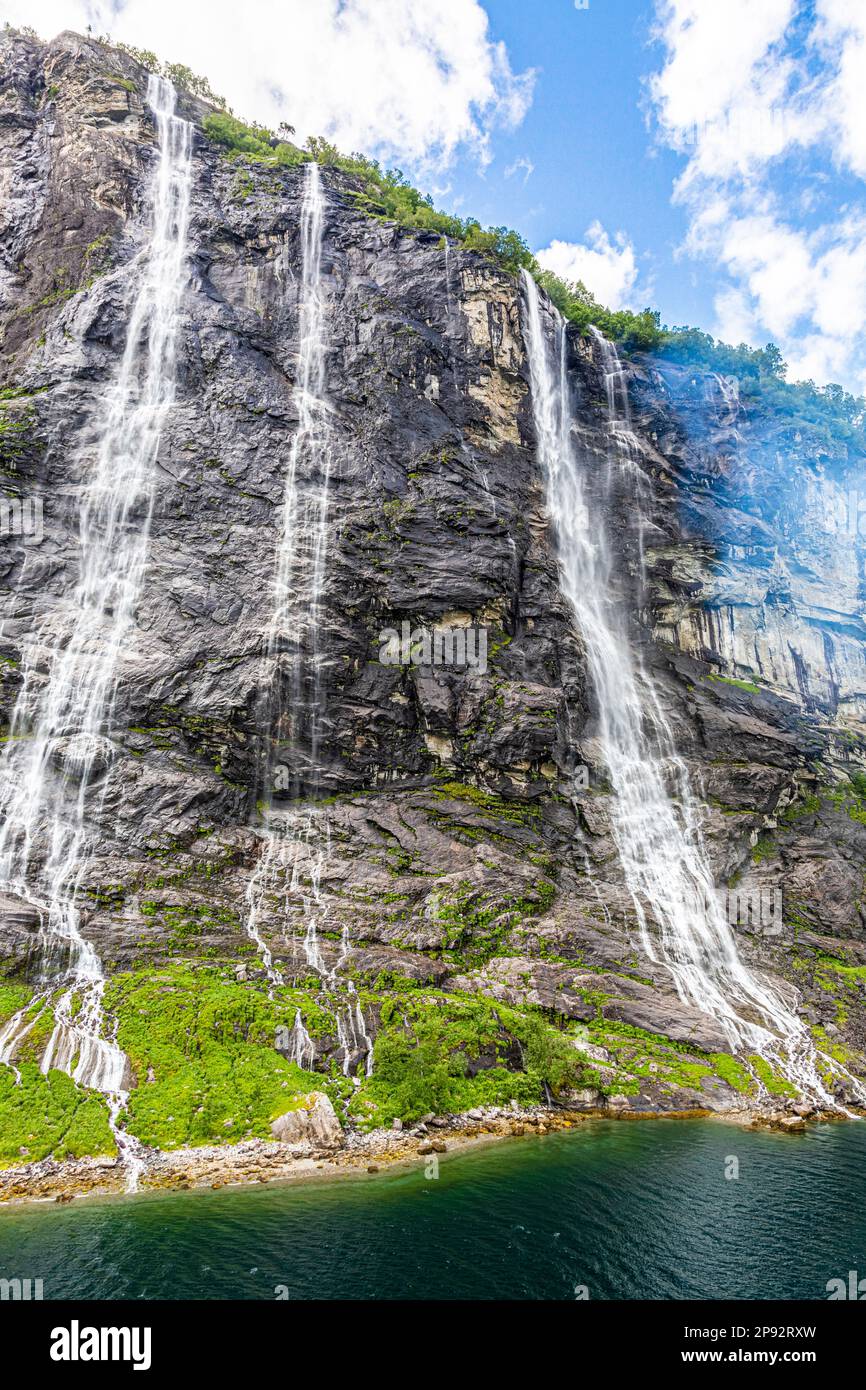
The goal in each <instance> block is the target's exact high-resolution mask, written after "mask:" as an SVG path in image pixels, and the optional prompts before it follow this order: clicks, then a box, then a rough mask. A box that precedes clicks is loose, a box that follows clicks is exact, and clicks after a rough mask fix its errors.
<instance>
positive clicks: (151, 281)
mask: <svg viewBox="0 0 866 1390" xmlns="http://www.w3.org/2000/svg"><path fill="white" fill-rule="evenodd" d="M147 100H148V104H149V106H150V107H151V109H152V111H153V113H154V115H155V117H156V124H157V132H158V140H159V154H158V158H157V160H156V162H155V166H154V172H153V177H152V182H151V187H150V202H151V208H152V212H151V219H152V220H151V227H150V230H149V235H148V239H147V242H146V244H145V246H144V248H143V251H142V253H141V258H140V264H139V265H138V266H136V267H135V274H136V285H135V290H134V294H133V299H132V304H131V308H130V312H129V319H128V324H127V332H126V345H125V348H124V352H123V356H122V359H121V362H120V366H119V370H118V373H117V376H116V378H115V380H114V381H113V382H112V383H111V384H110V386H109V388H108V390H107V392H106V395H105V400H104V404H103V406H102V409H101V412H100V414H99V416H98V418H97V419H96V421H95V422H94V428H93V434H92V443H91V445H90V447H91V448H92V452H93V462H92V465H90V467H89V476H88V477H87V481H86V484H85V488H84V491H83V495H82V502H81V508H80V516H79V534H80V572H79V579H78V586H77V589H76V592H75V600H74V604H73V606H72V608H71V611H70V612H69V613H68V614H61V615H60V616H59V617H57V616H56V615H55V616H53V618H51V619H49V620H48V621H47V622H46V623H45V625H44V628H43V629H42V630H41V631H40V632H39V633H37V635H36V638H35V639H34V641H33V642H32V643H31V645H30V646H29V647H27V646H25V649H24V655H23V661H22V666H23V684H22V688H21V693H20V695H19V698H18V700H17V703H16V707H15V711H14V714H13V718H12V737H11V738H10V740H9V742H8V743H7V745H6V753H5V756H4V759H3V763H2V768H0V772H2V779H0V809H2V814H3V825H2V830H0V884H2V887H3V888H4V889H5V890H7V891H9V892H11V893H13V894H15V895H17V896H19V897H21V898H24V899H25V900H26V901H27V902H29V903H31V904H33V906H34V907H35V908H36V909H37V911H38V913H39V917H40V924H41V926H40V934H39V954H40V961H39V967H40V983H41V985H42V988H43V991H44V995H45V999H46V1000H47V999H48V998H49V997H50V995H51V993H52V991H53V990H55V989H57V988H58V986H61V985H63V986H65V993H64V994H63V995H62V996H61V998H60V1000H59V1001H58V1002H57V1003H56V1004H55V1006H54V1019H55V1026H54V1029H53V1032H52V1034H51V1037H50V1040H49V1042H48V1044H47V1047H46V1050H45V1054H44V1056H43V1058H42V1069H43V1071H47V1070H48V1069H49V1067H59V1068H61V1069H63V1070H66V1071H71V1072H72V1073H73V1075H74V1077H75V1080H76V1081H78V1082H79V1083H80V1084H81V1085H83V1086H89V1087H93V1088H94V1089H96V1090H100V1091H104V1092H106V1093H107V1094H109V1096H111V1097H112V1098H113V1115H116V1114H117V1112H118V1111H119V1109H120V1106H121V1104H122V1099H123V1097H122V1086H123V1076H124V1070H125V1058H124V1055H123V1053H122V1052H121V1051H120V1049H119V1048H118V1047H117V1046H116V1045H115V1043H114V1042H113V1041H112V1040H111V1039H110V1038H107V1037H105V1036H104V1030H103V1017H102V993H103V989H104V985H105V978H104V975H103V970H102V965H101V963H100V961H99V958H98V956H97V954H96V952H95V951H94V949H93V947H92V945H91V944H90V943H89V942H88V941H87V940H85V938H84V937H83V936H82V935H81V932H80V929H79V912H78V905H77V896H78V892H79V888H80V885H81V882H82V876H83V874H84V872H85V869H86V867H87V864H88V862H89V856H90V850H91V845H90V838H89V837H90V832H89V827H88V810H89V808H90V805H91V799H92V798H98V797H99V795H100V791H99V787H98V785H95V781H96V778H97V776H98V774H99V773H100V772H101V771H103V770H104V768H105V767H106V766H107V764H108V763H109V762H110V761H111V759H112V758H113V756H114V752H115V750H114V748H113V745H112V743H111V735H112V732H113V725H114V712H115V703H116V697H117V690H118V682H119V680H120V678H121V674H122V665H123V662H124V660H125V659H127V658H128V657H129V654H130V652H132V651H134V649H135V638H134V631H135V620H136V606H137V603H138V599H139V595H140V591H141V585H142V581H143V577H144V571H145V566H146V563H147V552H148V537H149V530H150V517H151V512H152V508H153V500H154V489H155V472H156V467H155V466H156V457H157V451H158V448H159V440H160V435H161V431H162V427H163V422H164V420H165V416H166V412H167V411H168V410H169V408H170V406H171V404H172V401H173V399H174V394H175V375H176V374H175V362H176V345H177V335H178V324H179V307H180V299H181V295H182V293H183V289H184V285H185V283H186V278H187V267H186V246H187V230H188V224H189V201H190V184H191V154H192V126H191V125H190V124H189V122H187V121H184V120H182V119H181V118H180V117H179V116H177V115H176V113H175V104H176V92H175V89H174V87H173V85H172V84H171V82H169V81H168V80H167V79H165V78H161V77H154V76H152V77H151V78H150V81H149V84H148V92H147ZM85 447H87V446H85ZM46 670H47V674H45V672H46ZM33 1020H34V1014H33V1013H32V1012H31V1014H30V1015H29V1018H28V1017H27V1016H26V1011H25V1012H24V1013H22V1014H19V1015H16V1017H15V1018H13V1019H12V1020H11V1021H10V1023H9V1024H7V1026H6V1028H5V1029H4V1030H3V1035H2V1038H0V1060H2V1061H5V1062H11V1061H12V1060H13V1058H14V1053H15V1048H16V1045H17V1044H18V1043H19V1042H20V1041H21V1039H22V1037H23V1036H25V1035H26V1033H27V1032H28V1031H29V1028H30V1027H31V1026H32V1022H33ZM118 1142H119V1144H120V1145H121V1151H122V1152H123V1151H124V1150H125V1147H126V1141H125V1140H124V1137H123V1135H122V1134H119V1135H118Z"/></svg>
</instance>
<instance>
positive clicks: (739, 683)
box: [707, 672, 761, 695]
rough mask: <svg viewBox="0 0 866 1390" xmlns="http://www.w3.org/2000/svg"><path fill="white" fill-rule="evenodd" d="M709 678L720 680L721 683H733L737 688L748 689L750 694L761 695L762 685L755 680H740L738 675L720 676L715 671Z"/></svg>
mask: <svg viewBox="0 0 866 1390" xmlns="http://www.w3.org/2000/svg"><path fill="white" fill-rule="evenodd" d="M707 680H711V681H718V682H719V684H720V685H732V686H734V687H735V688H736V689H737V690H747V691H748V692H749V694H750V695H760V693H761V687H760V686H759V685H756V684H755V682H754V681H744V680H739V679H738V678H737V677H736V676H718V675H716V673H715V672H713V674H712V675H710V676H708V677H707Z"/></svg>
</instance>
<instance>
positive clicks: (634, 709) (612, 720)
mask: <svg viewBox="0 0 866 1390" xmlns="http://www.w3.org/2000/svg"><path fill="white" fill-rule="evenodd" d="M523 287H524V295H525V306H526V313H525V330H526V344H527V352H528V359H529V371H530V382H531V387H532V405H533V416H534V421H535V430H536V436H537V440H538V452H539V456H540V460H541V463H542V465H543V467H544V471H545V474H546V479H547V497H548V508H549V512H550V517H551V522H552V525H553V530H554V533H555V536H556V541H557V549H558V558H559V569H560V581H561V587H562V590H563V593H564V595H565V597H566V598H567V600H568V602H569V604H570V606H571V608H572V611H573V613H574V618H575V623H576V626H577V629H578V632H579V633H580V636H581V638H582V641H583V646H584V649H585V653H586V662H587V668H588V671H589V676H590V680H591V683H592V687H593V690H594V693H595V700H596V706H597V721H598V736H599V743H600V746H601V750H602V756H603V759H604V762H605V764H606V767H607V770H608V773H609V776H610V782H611V786H612V789H613V792H614V796H613V798H612V808H611V816H612V830H613V835H614V839H615V842H616V846H617V849H618V852H619V857H620V860H621V863H622V868H623V872H624V875H625V880H626V884H627V886H628V888H629V891H630V893H631V897H632V900H633V902H634V908H635V913H636V915H637V919H638V923H639V927H640V933H641V939H642V944H643V947H644V949H645V951H646V953H647V955H648V956H649V957H650V959H655V960H658V959H659V958H660V959H661V961H662V962H663V963H664V964H665V966H666V967H667V968H668V970H669V971H670V973H671V975H672V977H673V980H674V983H675V986H676V989H677V993H678V994H679V996H680V998H681V999H682V1000H683V1002H684V1003H687V1004H690V1005H692V1006H694V1007H695V1008H697V1009H700V1010H701V1011H702V1012H704V1013H706V1014H709V1015H711V1016H712V1017H713V1018H715V1019H716V1020H718V1022H719V1023H720V1024H721V1025H722V1027H723V1028H724V1031H725V1034H726V1036H727V1038H728V1040H729V1043H730V1045H731V1048H732V1049H733V1050H734V1051H737V1052H740V1053H744V1054H750V1053H757V1054H759V1055H760V1056H762V1057H765V1058H766V1059H767V1060H769V1061H771V1062H772V1063H773V1064H774V1065H775V1066H777V1067H778V1068H779V1069H780V1070H781V1071H782V1072H783V1073H784V1075H785V1076H786V1077H787V1078H788V1079H789V1080H790V1081H791V1082H792V1083H793V1084H794V1085H795V1086H796V1088H797V1090H798V1091H799V1092H801V1093H802V1094H804V1095H806V1096H808V1097H809V1098H810V1099H811V1100H813V1101H814V1102H815V1103H816V1104H819V1105H821V1106H822V1107H826V1108H834V1106H835V1102H834V1101H833V1099H832V1097H831V1096H830V1095H829V1094H828V1092H827V1089H826V1087H825V1085H824V1083H823V1081H822V1079H821V1076H820V1074H819V1071H818V1067H817V1059H816V1053H815V1048H814V1045H813V1043H812V1039H811V1036H810V1034H809V1032H808V1030H807V1029H806V1027H805V1025H804V1024H803V1023H802V1021H801V1020H800V1019H799V1018H798V1017H797V1015H796V1014H795V1013H794V1012H793V1011H792V1010H791V1009H790V1008H789V1007H788V1006H787V1004H786V1003H785V1002H784V1001H783V1000H782V999H781V998H780V997H779V996H778V995H777V994H776V992H775V991H774V990H773V989H772V988H771V987H770V985H769V983H768V982H766V981H763V980H761V979H759V978H758V977H757V976H755V975H754V974H752V972H751V971H750V970H749V969H748V968H747V967H746V966H745V965H744V963H743V961H742V960H741V959H740V956H739V953H738V951H737V948H736V945H735V942H734V938H733V933H732V931H731V928H730V926H729V924H728V922H727V920H726V918H725V914H724V911H723V909H722V905H721V901H720V898H719V894H718V892H717V890H716V888H715V885H714V883H713V878H712V874H711V871H710V868H709V864H708V862H707V858H706V855H705V852H704V849H703V845H702V842H701V835H700V829H699V820H698V807H697V804H696V802H695V800H694V797H693V796H692V793H691V790H690V786H689V779H688V775H687V770H686V768H685V765H684V763H683V761H682V759H681V758H680V757H679V756H678V754H677V752H676V748H675V744H674V738H673V733H672V730H671V728H670V725H669V723H668V720H667V718H666V716H665V714H664V711H663V709H662V707H661V704H660V702H659V699H658V697H657V695H656V692H655V689H654V686H653V683H652V681H651V679H650V677H649V675H648V673H647V672H646V671H645V670H644V669H643V667H642V665H641V663H640V661H639V659H638V657H637V655H636V654H635V652H634V651H633V650H632V646H631V643H630V641H629V636H628V631H627V627H626V622H625V617H624V612H623V605H622V603H621V602H619V601H618V599H617V586H618V583H619V580H620V576H619V575H618V574H617V573H616V571H615V568H614V564H613V557H612V554H611V548H610V543H609V539H608V536H607V532H606V525H605V519H604V515H603V510H602V508H601V507H599V506H598V504H597V503H596V502H595V500H594V498H593V496H592V489H591V488H590V487H589V486H588V485H587V483H586V481H585V478H584V467H583V466H582V465H583V464H584V461H583V460H580V459H579V458H578V457H577V455H576V450H575V447H574V442H573V438H572V417H571V407H570V399H569V390H568V381H567V374H566V337H565V325H564V323H563V320H562V318H561V316H560V315H559V314H558V312H557V311H556V309H555V308H554V307H553V306H552V305H549V304H545V305H544V306H543V305H542V301H541V296H540V294H539V291H538V288H537V286H536V284H535V281H534V280H533V279H532V277H531V276H530V275H528V274H527V273H526V272H523ZM545 320H547V326H545ZM594 336H595V341H596V344H597V347H598V351H599V353H600V356H601V359H602V366H603V370H604V374H605V384H606V388H607V401H608V445H609V447H608V451H607V466H608V469H610V470H611V471H614V470H617V469H619V470H623V471H624V472H625V473H626V475H627V477H626V482H627V484H628V475H631V484H630V486H631V492H632V509H633V510H637V512H638V526H637V530H638V535H639V541H640V550H641V554H640V560H641V569H642V561H643V555H642V546H643V533H644V531H645V529H646V523H645V519H644V517H643V512H642V509H641V506H640V503H641V496H642V492H643V491H644V489H645V480H644V477H643V474H642V471H641V470H640V469H639V467H638V464H637V457H638V451H639V447H640V446H639V441H638V440H637V438H636V436H635V435H634V433H633V431H632V429H631V424H630V420H629V414H628V396H627V387H626V381H625V376H624V373H623V371H622V367H621V364H620V362H619V359H618V357H617V354H616V351H615V349H614V347H613V345H612V344H611V343H609V342H607V340H606V339H604V338H603V337H602V336H601V335H600V334H596V335H594ZM638 475H639V476H638ZM601 486H602V490H603V491H604V493H605V495H606V496H609V495H610V487H611V478H610V477H608V478H607V479H606V480H603V481H602V484H601ZM651 923H652V924H653V925H654V927H655V930H656V932H657V936H653V934H652V933H651V931H650V924H651ZM656 942H658V946H657V945H656ZM822 1061H827V1062H829V1059H823V1058H822Z"/></svg>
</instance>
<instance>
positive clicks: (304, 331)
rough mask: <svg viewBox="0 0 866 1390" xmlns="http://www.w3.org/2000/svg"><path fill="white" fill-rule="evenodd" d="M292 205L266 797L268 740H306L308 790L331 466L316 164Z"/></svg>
mask: <svg viewBox="0 0 866 1390" xmlns="http://www.w3.org/2000/svg"><path fill="white" fill-rule="evenodd" d="M305 180H306V181H305V186H304V197H303V202H302V204H301V284H300V299H299V344H298V371H297V380H296V385H295V393H294V395H295V405H296V407H297V411H298V427H297V430H296V431H295V434H294V437H293V439H292V446H291V450H290V452H289V461H288V468H287V471H286V483H285V492H284V495H283V507H282V517H281V524H280V541H279V545H278V547H277V558H276V566H275V573H274V592H273V606H272V609H271V618H270V623H269V626H268V631H267V658H268V666H269V676H270V678H269V680H268V681H267V684H266V692H265V700H264V703H265V709H264V711H263V714H262V716H260V720H259V723H260V729H261V732H262V734H263V736H264V740H265V752H264V755H263V757H262V758H261V759H260V765H261V774H260V775H261V776H262V777H263V779H264V780H266V781H267V783H268V785H267V786H266V788H265V792H266V795H269V793H270V790H271V788H270V779H271V775H272V771H273V769H272V765H271V764H272V752H273V747H274V743H275V741H278V740H279V739H280V738H286V737H287V738H289V739H290V740H291V742H292V744H293V753H294V755H295V756H300V755H301V749H302V746H303V745H304V744H305V745H306V748H307V750H308V752H307V753H306V755H305V756H306V757H307V758H308V768H307V770H306V772H305V773H304V772H302V771H301V770H300V768H298V767H295V768H292V769H290V782H291V788H292V790H294V791H295V792H296V793H297V792H298V791H299V790H300V789H301V787H302V786H306V787H307V788H309V789H310V790H311V791H313V792H315V790H316V786H317V782H318V752H319V738H320V734H321V717H320V711H321V659H322V658H321V647H320V632H319V629H320V622H321V607H322V591H323V588H324V579H325V560H326V556H327V544H328V502H329V488H330V479H331V468H332V460H333V439H332V430H331V421H330V407H329V405H328V402H327V400H326V397H325V309H324V303H323V299H322V225H323V221H324V214H325V197H324V193H323V190H322V180H321V174H320V171H319V166H318V164H315V163H310V164H308V165H307V167H306V171H305Z"/></svg>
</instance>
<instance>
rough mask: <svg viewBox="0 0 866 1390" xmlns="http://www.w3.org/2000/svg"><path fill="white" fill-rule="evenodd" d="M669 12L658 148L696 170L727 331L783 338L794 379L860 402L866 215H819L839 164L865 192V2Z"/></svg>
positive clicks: (690, 172) (790, 1)
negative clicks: (845, 392) (832, 385)
mask: <svg viewBox="0 0 866 1390" xmlns="http://www.w3.org/2000/svg"><path fill="white" fill-rule="evenodd" d="M656 8H657V18H658V24H657V38H658V39H659V40H660V42H661V43H663V45H664V49H665V61H664V64H663V66H662V68H661V70H660V71H659V72H658V73H656V75H655V76H654V77H653V78H652V79H651V81H650V83H649V92H650V96H651V99H652V102H653V104H654V109H655V114H656V117H657V121H658V132H659V135H660V138H661V139H662V140H663V142H664V143H666V144H667V145H668V146H670V147H671V148H673V149H675V150H677V151H678V152H679V153H680V154H682V155H684V156H685V157H686V163H685V166H684V168H683V170H682V172H681V174H680V176H679V178H678V179H677V181H676V184H675V186H674V199H675V200H676V201H678V202H679V203H681V204H682V205H683V206H684V207H685V208H686V209H687V211H688V214H689V219H690V225H689V230H688V234H687V236H686V239H685V243H684V250H685V251H686V252H687V253H688V254H690V255H692V256H695V257H701V258H704V259H705V260H707V261H708V262H709V263H711V264H712V265H713V266H714V267H716V268H718V269H720V270H721V271H722V273H723V274H726V275H727V277H728V283H727V284H723V285H722V286H721V288H720V289H719V291H718V293H717V295H716V299H715V307H716V315H717V322H716V325H715V326H714V331H715V332H716V333H717V334H718V336H720V337H722V338H724V339H726V340H728V341H734V342H739V341H743V340H745V341H747V342H751V343H753V344H761V343H764V342H766V341H767V340H768V339H769V338H772V339H774V340H775V341H776V342H778V344H779V346H780V347H781V349H782V351H783V353H784V355H785V357H786V358H787V360H788V362H789V364H790V369H791V370H790V375H791V376H793V377H798V376H811V377H813V378H814V379H815V380H818V381H821V380H827V379H828V376H829V377H830V378H832V379H834V380H837V381H842V382H843V383H845V384H847V385H849V386H851V387H854V388H856V389H861V388H862V384H863V379H864V377H863V369H862V367H861V365H860V364H861V362H862V359H863V353H864V348H866V203H864V202H860V204H859V205H857V204H855V205H851V206H845V207H842V208H838V207H837V208H836V209H835V210H834V211H833V212H832V213H831V214H827V215H826V217H825V221H824V222H823V223H821V222H820V221H819V218H818V213H819V212H820V211H821V209H822V208H825V207H826V206H827V193H828V187H827V185H828V171H831V170H832V168H833V166H834V164H835V166H836V167H837V168H838V169H840V170H841V171H843V172H844V173H846V174H848V175H850V174H854V175H858V176H860V177H861V178H862V177H866V10H864V6H863V3H862V0H815V4H814V9H813V7H812V5H811V4H807V3H806V0H761V3H760V4H755V3H754V0H726V3H725V4H724V5H721V4H704V3H703V0H657V5H656ZM795 153H796V154H797V155H798V160H797V161H792V160H791V158H790V157H791V156H792V155H793V154H795ZM819 194H820V196H819Z"/></svg>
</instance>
